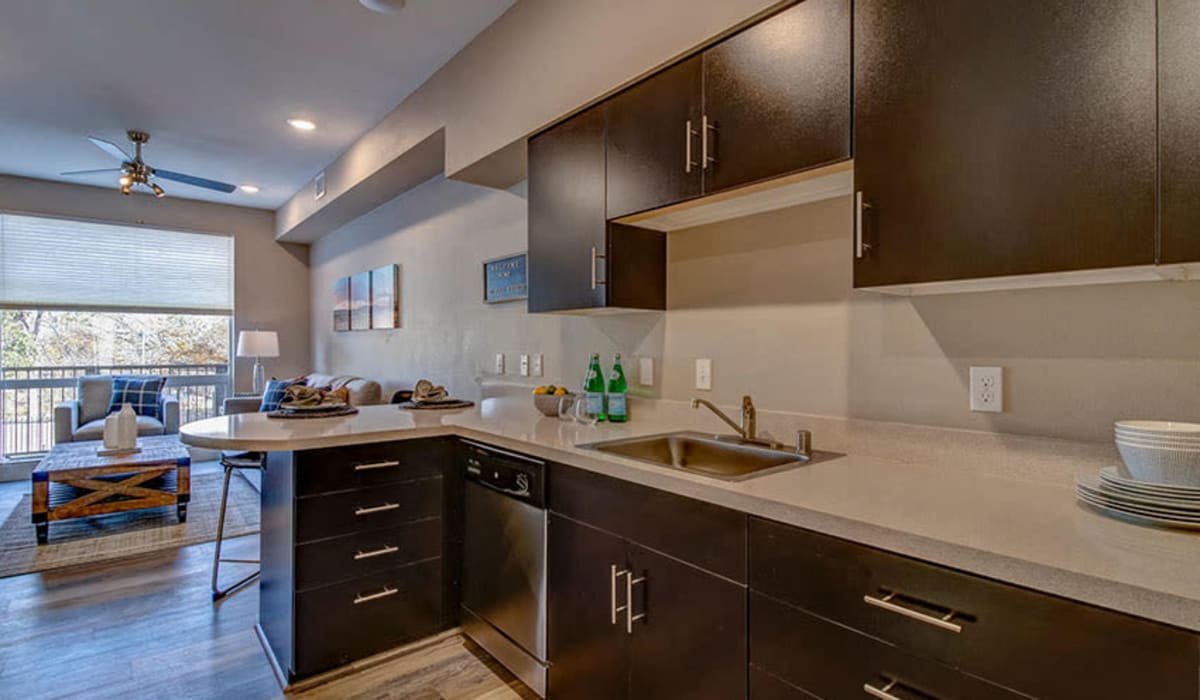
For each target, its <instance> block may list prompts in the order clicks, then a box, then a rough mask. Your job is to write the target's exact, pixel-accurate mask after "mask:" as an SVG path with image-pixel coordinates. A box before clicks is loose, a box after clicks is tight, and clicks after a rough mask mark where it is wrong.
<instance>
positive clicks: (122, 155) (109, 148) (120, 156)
mask: <svg viewBox="0 0 1200 700" xmlns="http://www.w3.org/2000/svg"><path fill="white" fill-rule="evenodd" d="M88 141H91V142H92V143H94V144H95V145H96V148H99V149H100V150H102V151H104V152H105V153H107V154H108V155H110V156H112V157H113V158H116V159H117V160H119V161H121V162H122V163H124V162H126V161H132V160H133V156H131V155H129V154H128V153H126V152H125V151H123V150H121V147H120V146H118V145H117V144H115V143H113V142H112V141H105V140H104V139H102V138H97V137H95V136H89V137H88Z"/></svg>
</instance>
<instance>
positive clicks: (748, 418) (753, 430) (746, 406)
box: [692, 395, 759, 442]
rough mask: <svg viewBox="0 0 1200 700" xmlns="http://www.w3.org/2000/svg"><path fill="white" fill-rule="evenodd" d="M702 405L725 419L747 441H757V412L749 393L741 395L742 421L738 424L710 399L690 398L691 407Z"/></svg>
mask: <svg viewBox="0 0 1200 700" xmlns="http://www.w3.org/2000/svg"><path fill="white" fill-rule="evenodd" d="M701 406H704V407H705V408H707V409H708V410H710V411H712V412H713V413H715V414H716V415H717V418H720V419H721V420H723V421H725V423H726V424H728V425H729V427H731V428H733V429H734V430H736V431H737V434H738V435H739V436H740V437H741V438H742V439H743V440H745V441H747V442H758V441H759V440H758V413H757V411H755V410H754V401H753V400H751V399H750V396H749V395H746V396H743V397H742V423H741V425H738V424H737V423H734V422H733V419H732V418H730V417H729V416H727V415H725V413H724V412H723V411H722V410H721V409H719V408H717V407H716V406H714V405H713V403H712V402H711V401H707V400H705V399H692V408H700V407H701Z"/></svg>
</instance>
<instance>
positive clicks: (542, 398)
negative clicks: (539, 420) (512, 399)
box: [533, 384, 571, 417]
mask: <svg viewBox="0 0 1200 700" xmlns="http://www.w3.org/2000/svg"><path fill="white" fill-rule="evenodd" d="M570 395H571V392H569V391H567V388H566V387H562V386H554V385H553V384H548V385H546V386H539V387H537V388H536V389H534V390H533V405H534V406H535V407H536V408H537V410H539V411H541V412H542V415H544V416H551V417H557V416H558V404H559V403H560V402H561V401H562V398H563V397H564V396H570Z"/></svg>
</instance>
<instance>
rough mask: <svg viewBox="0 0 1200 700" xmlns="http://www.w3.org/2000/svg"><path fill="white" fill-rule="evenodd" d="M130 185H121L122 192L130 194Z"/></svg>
mask: <svg viewBox="0 0 1200 700" xmlns="http://www.w3.org/2000/svg"><path fill="white" fill-rule="evenodd" d="M129 189H130V186H129V184H128V183H126V184H123V185H121V194H126V195H127V194H129Z"/></svg>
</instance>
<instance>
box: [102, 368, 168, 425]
mask: <svg viewBox="0 0 1200 700" xmlns="http://www.w3.org/2000/svg"><path fill="white" fill-rule="evenodd" d="M166 381H167V378H166V377H157V376H124V375H118V376H115V377H113V391H112V401H110V402H109V404H108V412H109V413H112V412H113V411H119V410H121V406H122V404H130V405H131V406H133V412H134V413H135V414H137V415H139V416H146V417H148V418H153V419H154V420H159V421H161V420H162V406H161V405H160V403H159V398H160V396H161V395H162V389H163V384H165V383H166Z"/></svg>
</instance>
